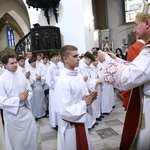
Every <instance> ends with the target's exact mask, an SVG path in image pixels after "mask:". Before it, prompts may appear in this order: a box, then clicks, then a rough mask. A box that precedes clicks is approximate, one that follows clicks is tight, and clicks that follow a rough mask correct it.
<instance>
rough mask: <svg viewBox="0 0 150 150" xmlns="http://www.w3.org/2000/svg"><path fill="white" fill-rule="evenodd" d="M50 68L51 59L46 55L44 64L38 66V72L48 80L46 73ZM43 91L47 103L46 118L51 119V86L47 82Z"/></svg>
mask: <svg viewBox="0 0 150 150" xmlns="http://www.w3.org/2000/svg"><path fill="white" fill-rule="evenodd" d="M48 67H49V57H48V55H44V56H43V62H42V63H41V64H40V65H39V66H38V70H39V71H40V72H41V75H42V76H43V77H44V78H45V79H46V72H47V70H48ZM43 91H44V95H45V102H46V117H49V109H48V107H49V98H48V97H49V93H48V92H47V91H49V86H48V84H47V83H46V82H45V83H44V85H43Z"/></svg>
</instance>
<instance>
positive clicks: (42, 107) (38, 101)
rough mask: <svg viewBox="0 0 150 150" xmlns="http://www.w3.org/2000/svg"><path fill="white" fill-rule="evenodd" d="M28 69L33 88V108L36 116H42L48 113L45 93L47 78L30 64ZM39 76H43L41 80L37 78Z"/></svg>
mask: <svg viewBox="0 0 150 150" xmlns="http://www.w3.org/2000/svg"><path fill="white" fill-rule="evenodd" d="M28 71H30V77H29V82H30V85H31V88H32V90H33V97H32V100H31V110H32V113H33V115H34V117H35V118H41V117H43V116H44V115H45V113H46V102H45V95H44V83H45V78H44V76H42V74H41V72H40V70H38V69H37V68H33V67H32V66H30V69H29V70H28ZM37 76H41V80H36V77H37Z"/></svg>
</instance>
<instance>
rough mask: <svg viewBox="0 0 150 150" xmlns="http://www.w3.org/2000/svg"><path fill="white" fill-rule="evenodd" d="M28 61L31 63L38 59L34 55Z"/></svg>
mask: <svg viewBox="0 0 150 150" xmlns="http://www.w3.org/2000/svg"><path fill="white" fill-rule="evenodd" d="M28 62H29V64H31V63H32V62H36V59H35V58H34V57H32V58H30V59H29V60H28Z"/></svg>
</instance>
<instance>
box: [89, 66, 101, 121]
mask: <svg viewBox="0 0 150 150" xmlns="http://www.w3.org/2000/svg"><path fill="white" fill-rule="evenodd" d="M91 69H92V73H93V74H92V79H93V80H95V82H98V81H99V76H98V72H99V71H98V66H94V65H91ZM95 90H96V91H97V92H98V95H97V99H96V100H95V101H94V102H93V103H92V105H93V108H94V113H95V117H96V118H99V117H100V116H101V83H100V84H99V85H97V86H96V88H95Z"/></svg>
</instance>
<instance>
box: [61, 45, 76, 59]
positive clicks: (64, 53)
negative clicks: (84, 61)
mask: <svg viewBox="0 0 150 150" xmlns="http://www.w3.org/2000/svg"><path fill="white" fill-rule="evenodd" d="M77 50H78V48H77V47H75V46H73V45H65V46H63V47H62V49H61V50H60V57H61V59H62V61H63V57H64V56H68V55H69V52H70V51H77Z"/></svg>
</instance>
